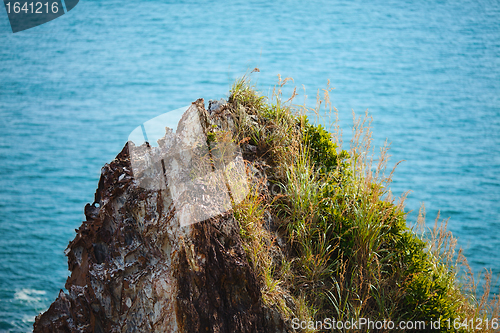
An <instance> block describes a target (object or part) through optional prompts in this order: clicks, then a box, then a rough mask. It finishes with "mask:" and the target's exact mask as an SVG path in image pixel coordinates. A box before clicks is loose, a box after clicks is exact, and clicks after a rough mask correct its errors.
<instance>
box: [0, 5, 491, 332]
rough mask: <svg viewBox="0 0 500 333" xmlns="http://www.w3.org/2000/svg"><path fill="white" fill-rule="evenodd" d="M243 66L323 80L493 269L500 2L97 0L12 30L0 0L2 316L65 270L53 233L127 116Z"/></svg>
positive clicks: (109, 154)
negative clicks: (367, 117)
mask: <svg viewBox="0 0 500 333" xmlns="http://www.w3.org/2000/svg"><path fill="white" fill-rule="evenodd" d="M255 67H258V68H259V69H260V73H254V74H252V77H253V80H254V82H255V84H256V85H257V88H258V89H260V90H261V91H262V92H263V93H264V94H266V95H268V94H269V93H270V89H271V87H272V86H273V85H274V84H275V83H276V82H277V80H278V76H277V75H278V74H281V76H282V77H293V79H294V82H289V84H287V86H286V87H288V88H286V89H285V91H284V93H285V94H289V93H290V92H291V89H292V88H293V87H294V86H297V88H298V91H299V93H300V96H299V97H298V98H297V99H296V102H297V103H299V104H302V102H303V100H304V90H303V88H305V94H306V95H307V96H308V98H307V104H308V105H309V106H314V105H315V99H316V91H317V89H323V88H325V87H326V84H327V80H328V79H330V82H331V86H332V87H335V90H334V91H333V92H332V94H331V101H332V104H333V105H334V106H336V107H337V109H338V111H339V117H340V121H341V126H342V128H343V130H344V136H345V140H344V144H345V145H348V138H349V136H350V134H349V133H350V128H351V126H352V110H354V111H355V112H356V114H359V115H361V114H364V112H365V110H367V109H368V111H369V113H370V114H371V115H372V116H373V119H374V121H373V131H374V143H375V144H376V145H377V146H380V145H382V144H383V142H384V141H385V139H386V138H387V140H388V141H389V142H391V147H392V148H391V154H392V159H391V164H390V165H391V166H392V165H394V164H395V163H396V162H398V161H400V160H404V162H402V163H401V164H400V165H399V166H398V168H397V170H396V173H395V175H394V183H393V185H392V189H393V192H394V193H395V194H401V193H403V192H405V191H407V190H411V192H410V194H409V196H408V200H407V210H408V211H413V213H411V214H410V215H409V217H408V220H409V222H412V223H413V222H414V221H415V219H416V212H417V211H418V209H419V207H420V205H421V203H423V202H424V203H425V206H426V209H427V221H428V222H429V225H432V224H433V220H434V218H435V217H436V215H437V212H438V211H440V212H441V217H443V218H449V219H450V220H449V224H448V227H449V229H450V230H451V231H452V232H453V233H454V235H455V236H456V237H458V244H459V246H461V247H462V248H464V251H465V254H466V256H467V257H468V259H469V262H470V264H471V266H472V268H473V270H474V271H475V272H480V271H481V270H483V269H484V268H487V269H491V270H492V272H493V273H494V274H497V275H498V274H500V255H499V253H500V251H499V249H500V203H499V199H500V174H499V172H500V2H498V1H483V0H474V1H460V0H454V1H446V0H443V1H437V0H425V1H418V2H417V1H415V2H413V1H401V0H398V1H391V0H389V1H388V0H384V1H379V0H374V1H357V0H354V1H352V0H349V1H294V0H289V1H280V2H279V3H278V2H276V3H275V2H272V1H261V2H255V1H248V0H245V1H227V2H225V1H221V2H219V1H182V2H175V1H157V0H150V1H144V0H142V1H138V0H128V1H116V0H107V1H94V0H81V1H80V3H79V4H78V5H77V6H76V7H75V8H74V9H73V10H71V11H70V12H69V13H68V14H66V15H63V16H62V17H60V18H58V19H56V20H54V21H51V22H49V23H46V24H43V25H41V26H38V27H35V28H32V29H29V30H26V31H23V32H19V33H16V34H13V33H12V31H11V30H10V26H9V23H8V18H7V14H6V10H4V9H3V8H0V331H2V332H23V331H30V330H32V324H33V321H34V317H35V316H36V315H37V314H38V313H39V312H41V311H44V310H46V309H47V308H48V306H49V305H50V304H51V302H52V301H53V300H54V299H55V298H56V297H57V294H58V292H59V290H60V289H61V288H64V283H65V280H66V278H67V276H68V270H67V261H66V258H65V256H64V253H63V251H64V249H65V248H66V246H67V244H68V242H69V241H70V240H71V239H73V237H74V236H75V231H74V229H75V228H78V227H79V226H80V224H81V221H82V220H83V219H84V215H83V208H84V206H85V204H86V203H87V202H91V201H92V200H93V194H94V191H95V189H96V187H97V182H98V180H99V176H100V169H101V167H102V166H103V165H104V164H105V163H107V162H109V161H111V160H112V159H113V158H114V156H116V154H117V153H118V152H120V150H121V148H122V147H123V145H124V143H125V142H126V140H127V138H128V135H129V134H130V132H131V131H132V130H133V129H134V128H136V127H137V126H139V125H140V124H141V123H144V122H145V121H147V120H149V119H151V118H154V117H156V116H158V115H160V114H162V113H165V112H167V111H170V110H174V109H177V108H179V107H183V106H185V105H188V104H189V103H190V102H192V101H194V100H196V99H198V98H200V97H203V98H205V100H206V101H208V100H209V99H219V98H226V97H227V95H228V91H229V88H230V86H231V83H232V82H233V81H234V80H235V79H236V78H237V77H240V76H241V75H243V74H245V73H246V72H249V71H251V70H252V69H253V68H255Z"/></svg>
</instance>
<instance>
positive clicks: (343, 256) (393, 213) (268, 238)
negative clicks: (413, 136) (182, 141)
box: [228, 77, 500, 332]
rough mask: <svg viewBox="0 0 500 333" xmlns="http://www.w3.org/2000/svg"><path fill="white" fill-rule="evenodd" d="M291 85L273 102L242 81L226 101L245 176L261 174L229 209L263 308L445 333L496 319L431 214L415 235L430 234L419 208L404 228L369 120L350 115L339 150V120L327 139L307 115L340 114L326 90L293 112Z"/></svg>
mask: <svg viewBox="0 0 500 333" xmlns="http://www.w3.org/2000/svg"><path fill="white" fill-rule="evenodd" d="M287 81H288V79H285V80H281V78H280V79H279V83H278V85H277V87H276V88H275V89H274V90H273V94H272V96H271V97H270V99H269V101H268V100H267V99H266V98H265V97H263V96H261V95H260V94H259V93H258V92H257V91H256V90H255V88H254V87H253V86H252V85H251V83H250V81H249V79H248V77H243V78H241V79H239V80H238V81H236V82H235V83H234V85H233V87H232V89H231V92H230V96H229V98H228V108H229V110H230V111H231V113H233V114H234V115H235V116H234V118H235V122H236V127H237V133H236V138H235V140H237V141H239V142H240V143H241V145H242V146H243V145H248V146H250V147H251V148H252V149H251V151H254V152H255V154H253V155H254V156H253V157H252V158H246V160H247V163H249V164H250V165H249V169H253V170H255V169H257V171H258V170H266V171H265V172H263V174H264V175H262V173H260V177H253V180H252V182H251V184H252V189H251V191H250V194H249V195H248V196H247V198H246V199H245V200H244V201H243V202H241V203H239V204H238V205H237V206H236V207H235V210H234V215H235V217H236V219H237V220H238V221H239V223H240V232H241V236H242V238H243V241H244V247H245V250H246V253H247V255H248V259H249V262H250V263H251V265H252V266H253V268H254V270H255V271H256V273H257V275H258V277H259V279H260V284H261V292H262V298H263V301H264V303H265V304H266V305H268V306H270V307H274V308H276V309H278V310H279V311H280V312H281V314H282V316H283V317H284V318H285V319H288V320H291V319H292V318H300V320H301V321H302V320H306V321H309V320H310V321H314V322H315V321H321V320H322V319H324V318H335V319H337V320H352V319H354V320H358V319H359V318H370V319H371V320H373V321H375V320H381V321H383V320H387V321H393V322H395V323H398V322H400V321H409V320H412V321H425V322H426V323H427V330H428V328H429V327H430V326H429V323H430V321H433V322H435V321H440V327H441V329H440V330H441V331H443V332H444V331H450V332H456V331H459V332H462V331H467V329H466V328H465V327H464V326H460V325H458V324H456V325H454V324H455V323H457V322H458V320H460V322H459V323H462V322H463V319H465V318H468V319H469V320H484V321H485V320H486V319H487V318H489V319H490V320H491V318H497V317H498V316H499V304H500V300H499V298H498V297H491V296H489V289H488V288H485V290H486V292H485V295H483V296H482V298H480V299H479V298H476V296H475V290H476V283H475V281H474V276H473V274H471V272H470V268H468V266H467V262H466V260H465V258H464V256H463V255H462V253H461V251H460V252H458V254H456V253H455V245H456V241H455V239H454V238H453V236H452V235H451V233H450V232H448V231H446V222H447V221H440V220H439V216H438V218H437V219H436V224H435V227H434V229H433V230H431V231H430V232H426V233H424V232H421V233H420V232H419V233H417V230H418V229H419V228H420V229H422V230H423V229H424V226H425V221H424V218H425V209H424V207H422V209H421V211H420V214H419V220H418V224H416V225H415V226H414V227H413V228H410V227H409V226H408V224H407V220H406V218H407V214H406V212H405V210H404V201H405V195H403V196H402V197H401V198H399V199H396V198H394V197H393V196H392V194H391V191H390V189H389V185H390V183H391V179H392V174H393V172H394V169H395V167H394V169H392V171H390V172H388V170H387V168H386V166H387V162H388V158H389V155H388V146H385V147H383V148H382V149H381V152H380V156H378V158H375V157H374V154H373V148H372V139H371V131H370V122H371V119H370V118H369V117H368V115H367V114H365V116H364V117H360V118H354V119H355V120H354V127H353V138H352V140H351V144H350V147H349V149H348V150H346V149H344V148H343V147H342V138H341V131H340V128H339V126H338V121H334V122H333V123H331V124H329V125H331V128H333V134H332V133H330V132H328V131H327V130H326V129H325V128H324V127H323V126H322V125H316V124H313V123H312V122H311V121H310V120H309V119H308V117H307V114H309V115H311V114H312V115H316V117H317V118H318V120H319V119H320V117H321V114H322V113H323V114H325V115H327V116H328V118H329V117H330V116H331V115H335V114H336V110H335V108H333V107H332V106H331V104H330V101H329V92H330V89H329V88H327V89H325V90H324V91H323V96H321V97H318V100H317V107H316V108H315V109H308V108H306V107H305V106H296V105H293V104H292V101H293V98H294V97H295V91H294V93H293V95H292V97H291V98H290V99H289V100H287V101H286V102H284V101H283V100H282V92H281V89H282V87H283V86H284V85H285V84H286V82H287ZM318 96H320V95H319V93H318ZM325 111H326V112H325ZM322 122H323V123H325V122H327V121H326V117H324V118H323V119H322ZM247 157H248V156H247ZM263 165H264V166H266V165H269V166H271V167H270V168H265V167H263ZM429 235H430V237H429ZM463 268H466V274H463V275H462V276H460V272H461V270H462V269H463ZM459 276H460V278H459ZM486 277H487V279H486V280H487V282H488V279H490V278H491V275H487V276H486ZM476 322H478V321H475V323H476ZM459 326H460V327H459ZM469 327H470V326H469ZM315 328H317V327H315ZM306 330H307V329H306ZM309 330H310V331H315V329H314V328H311V329H309ZM482 330H483V331H494V329H493V328H492V326H491V325H489V328H488V329H486V326H485V325H482ZM474 331H477V330H474Z"/></svg>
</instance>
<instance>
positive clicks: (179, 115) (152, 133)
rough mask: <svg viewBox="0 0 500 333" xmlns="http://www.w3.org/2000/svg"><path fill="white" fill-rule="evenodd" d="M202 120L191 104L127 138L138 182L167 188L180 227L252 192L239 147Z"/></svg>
mask: <svg viewBox="0 0 500 333" xmlns="http://www.w3.org/2000/svg"><path fill="white" fill-rule="evenodd" d="M202 112H203V111H202ZM202 119H203V117H200V111H199V109H198V107H197V105H196V104H191V105H189V106H186V107H183V108H180V109H177V110H174V111H170V112H167V113H164V114H162V115H160V116H158V117H155V118H153V119H151V120H149V121H147V122H145V123H143V124H142V125H140V126H138V127H137V128H135V129H134V130H133V131H132V133H130V135H129V138H128V149H129V154H130V162H131V167H132V170H131V171H132V173H133V175H134V178H135V181H136V182H137V184H138V185H139V186H140V187H142V188H144V189H147V190H151V191H169V192H170V196H171V198H172V204H173V206H174V208H175V215H176V217H177V219H178V221H179V223H180V225H181V226H187V225H190V224H193V223H196V222H201V221H204V220H207V219H209V218H211V217H215V216H217V215H220V214H223V213H225V212H227V211H229V210H231V209H232V207H233V205H234V204H237V203H239V202H241V201H242V200H243V199H244V198H245V197H246V195H247V193H248V191H249V186H248V183H247V174H246V168H245V163H244V161H243V157H242V154H241V151H240V149H239V146H238V145H237V144H236V143H235V142H233V141H232V139H230V138H228V137H225V138H215V137H211V136H210V134H209V135H207V134H206V133H205V131H204V128H207V126H206V122H204V123H205V126H203V125H202Z"/></svg>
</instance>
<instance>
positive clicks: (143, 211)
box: [34, 100, 288, 333]
mask: <svg viewBox="0 0 500 333" xmlns="http://www.w3.org/2000/svg"><path fill="white" fill-rule="evenodd" d="M193 106H194V107H195V109H196V110H197V111H198V112H199V119H201V124H202V125H203V127H204V128H205V129H206V127H208V126H218V127H219V128H223V129H226V130H234V125H233V121H232V118H231V115H230V114H227V113H225V112H224V107H223V106H220V107H219V108H218V110H217V112H213V113H209V112H207V111H206V110H205V108H204V103H203V100H198V101H197V102H195V103H193ZM181 122H182V120H181ZM179 126H181V127H182V126H184V127H189V124H188V123H184V124H179ZM130 149H131V147H130V144H127V145H125V147H124V148H123V150H122V151H121V152H120V153H119V154H118V156H117V157H116V158H115V160H113V161H112V162H111V163H110V164H106V165H105V166H104V167H103V168H102V172H101V179H100V181H99V185H98V189H97V191H96V194H95V201H94V203H93V204H87V205H86V207H85V216H86V221H84V222H83V223H82V225H81V227H80V228H79V229H78V230H77V235H76V237H75V239H74V240H73V241H71V242H70V244H69V245H68V248H67V250H66V255H67V256H68V266H69V269H70V271H71V272H72V273H71V276H70V277H69V278H68V280H67V282H66V286H65V287H66V289H67V293H65V292H63V291H62V290H61V291H60V293H59V296H58V297H57V299H56V300H55V301H54V303H53V304H52V305H51V306H50V308H49V309H48V310H47V311H46V312H45V313H43V314H41V315H39V316H38V317H37V318H36V321H35V324H34V332H228V333H229V332H231V333H232V332H285V331H288V329H287V326H286V325H285V324H284V321H283V320H282V319H281V317H280V316H279V315H278V314H277V312H275V311H274V310H271V309H269V308H266V307H265V306H264V305H263V303H262V301H261V292H260V286H259V283H258V281H257V279H256V275H255V273H254V272H253V271H252V269H251V266H250V265H249V263H248V261H247V257H246V254H245V252H244V249H243V246H242V240H241V238H240V233H239V225H238V222H237V221H236V220H235V219H234V217H233V214H232V212H231V211H227V212H224V213H222V214H219V215H217V216H215V217H211V218H210V219H208V220H205V221H202V222H198V223H194V224H188V225H186V226H181V224H180V222H179V217H178V214H176V207H175V204H174V200H173V197H172V194H171V191H170V189H169V186H168V183H166V184H165V185H166V186H165V187H163V188H159V189H148V188H144V187H141V186H139V184H138V181H137V179H136V178H134V174H133V172H132V166H131V154H130V153H129V151H130ZM159 170H160V171H159V172H161V168H160V169H159ZM164 170H165V169H164ZM153 176H155V175H153ZM156 176H158V175H156Z"/></svg>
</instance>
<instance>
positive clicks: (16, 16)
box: [3, 0, 79, 33]
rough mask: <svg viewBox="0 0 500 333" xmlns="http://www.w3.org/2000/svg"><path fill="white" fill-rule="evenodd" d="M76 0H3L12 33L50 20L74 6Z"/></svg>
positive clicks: (76, 2)
mask: <svg viewBox="0 0 500 333" xmlns="http://www.w3.org/2000/svg"><path fill="white" fill-rule="evenodd" d="M78 1H79V0H63V1H61V0H44V1H36V0H29V1H16V0H3V2H4V4H5V10H7V16H8V17H9V21H10V27H11V28H12V32H13V33H16V32H19V31H23V30H26V29H30V28H33V27H36V26H38V25H41V24H44V23H47V22H49V21H52V20H53V19H56V18H58V17H59V16H62V15H64V14H65V13H67V12H69V11H70V10H72V9H73V8H75V6H76V5H77V4H78Z"/></svg>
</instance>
